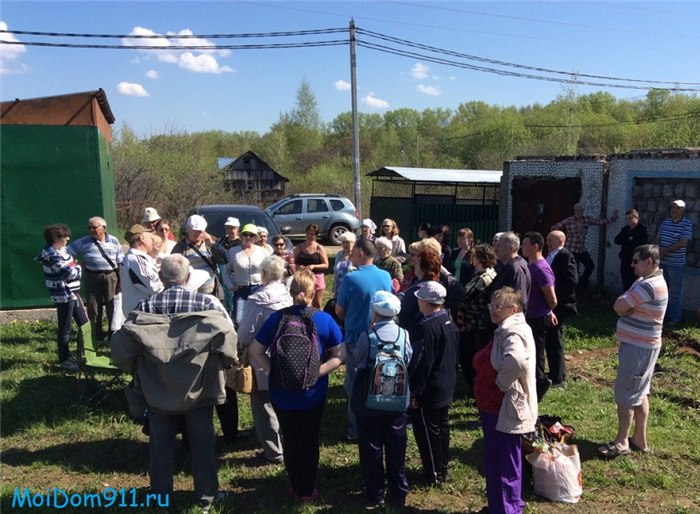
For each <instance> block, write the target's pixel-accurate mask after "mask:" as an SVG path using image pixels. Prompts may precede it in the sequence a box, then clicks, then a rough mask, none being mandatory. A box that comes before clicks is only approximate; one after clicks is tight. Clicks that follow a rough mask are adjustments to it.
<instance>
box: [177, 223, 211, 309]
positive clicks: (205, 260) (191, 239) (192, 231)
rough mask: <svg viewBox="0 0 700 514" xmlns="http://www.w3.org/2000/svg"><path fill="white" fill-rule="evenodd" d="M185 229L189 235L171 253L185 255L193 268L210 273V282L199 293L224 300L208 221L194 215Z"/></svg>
mask: <svg viewBox="0 0 700 514" xmlns="http://www.w3.org/2000/svg"><path fill="white" fill-rule="evenodd" d="M185 228H186V230H187V235H186V236H185V237H184V238H182V241H180V242H179V243H178V244H176V245H175V248H173V251H172V252H171V253H173V254H175V253H180V254H182V255H184V256H185V257H186V258H187V260H188V261H189V262H190V266H192V268H194V269H196V270H204V271H206V272H207V273H209V280H207V281H206V282H204V284H202V286H201V287H200V288H199V291H198V292H200V293H204V294H213V295H214V296H216V297H217V298H218V299H219V300H223V288H221V287H220V282H219V279H218V274H217V271H218V269H217V267H216V265H217V264H218V261H217V259H216V258H215V256H214V254H213V253H212V249H211V247H212V243H213V242H214V240H213V238H212V236H211V235H209V234H208V233H207V231H206V230H207V220H205V219H204V218H203V217H202V216H200V215H199V214H193V215H192V216H190V217H189V218H187V222H186V223H185ZM222 264H223V262H222Z"/></svg>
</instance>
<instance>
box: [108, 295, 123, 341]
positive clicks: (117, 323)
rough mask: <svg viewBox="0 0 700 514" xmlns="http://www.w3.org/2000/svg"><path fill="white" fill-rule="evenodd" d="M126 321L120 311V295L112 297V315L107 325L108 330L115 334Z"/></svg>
mask: <svg viewBox="0 0 700 514" xmlns="http://www.w3.org/2000/svg"><path fill="white" fill-rule="evenodd" d="M125 321H126V316H124V312H123V311H122V293H117V294H115V295H114V313H113V314H112V322H111V323H110V324H109V329H110V330H111V331H112V332H116V331H117V330H119V329H120V328H122V325H123V324H124V322H125Z"/></svg>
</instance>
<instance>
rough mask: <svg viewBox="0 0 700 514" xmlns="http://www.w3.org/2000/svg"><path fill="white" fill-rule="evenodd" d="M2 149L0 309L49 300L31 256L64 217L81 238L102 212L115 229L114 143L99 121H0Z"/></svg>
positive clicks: (110, 227)
mask: <svg viewBox="0 0 700 514" xmlns="http://www.w3.org/2000/svg"><path fill="white" fill-rule="evenodd" d="M0 155H2V163H1V170H0V195H1V196H0V216H1V218H0V220H1V222H0V223H1V230H0V255H2V263H1V266H0V308H3V309H17V308H29V307H40V306H45V305H51V301H50V299H49V295H48V291H47V290H46V286H45V284H44V273H43V271H42V267H41V265H40V264H39V263H37V262H35V261H34V257H35V256H36V255H39V253H41V249H42V248H43V247H44V245H45V241H44V237H43V231H44V227H45V226H47V225H51V224H53V223H64V224H66V225H68V226H69V227H70V229H71V232H72V236H71V239H76V238H78V237H82V236H83V235H85V234H86V233H87V222H88V219H89V218H91V217H92V216H101V217H103V218H105V220H106V221H107V227H108V231H110V229H112V232H114V230H116V226H117V225H116V219H117V217H116V207H115V205H116V202H115V193H114V170H113V167H112V153H111V148H110V147H109V143H108V142H107V139H106V138H105V137H104V135H103V134H102V132H100V130H99V129H98V128H96V127H86V126H70V127H65V126H51V125H0ZM114 235H117V234H114Z"/></svg>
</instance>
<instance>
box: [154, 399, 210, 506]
mask: <svg viewBox="0 0 700 514" xmlns="http://www.w3.org/2000/svg"><path fill="white" fill-rule="evenodd" d="M148 418H149V423H150V435H149V441H148V449H149V452H150V458H151V462H150V465H149V474H150V475H151V491H152V492H153V493H155V494H159V495H160V497H161V498H164V497H165V495H169V497H172V494H173V454H174V452H175V436H176V435H177V433H178V427H179V426H180V423H181V421H182V420H183V419H184V422H185V426H186V427H187V438H188V441H189V444H190V456H191V459H192V478H193V479H194V496H195V499H196V500H197V501H198V502H203V503H211V502H212V501H213V500H214V498H215V497H216V494H217V492H218V491H219V478H218V476H217V472H216V453H215V447H214V412H213V409H212V406H211V405H208V406H206V407H200V408H199V409H194V410H191V411H189V412H186V413H185V414H179V415H178V414H161V413H158V412H154V411H152V410H149V411H148Z"/></svg>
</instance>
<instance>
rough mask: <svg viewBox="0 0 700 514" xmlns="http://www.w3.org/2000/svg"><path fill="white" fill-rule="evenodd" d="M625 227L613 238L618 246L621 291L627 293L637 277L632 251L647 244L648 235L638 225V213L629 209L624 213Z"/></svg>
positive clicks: (642, 226)
mask: <svg viewBox="0 0 700 514" xmlns="http://www.w3.org/2000/svg"><path fill="white" fill-rule="evenodd" d="M625 221H626V222H627V225H625V226H624V227H622V230H620V233H619V234H618V235H616V236H615V244H616V245H620V253H619V254H618V255H619V257H620V275H621V276H622V290H623V291H627V290H628V289H629V288H630V287H632V284H633V283H634V282H635V281H636V280H637V278H638V277H637V275H636V274H635V272H634V268H633V267H632V257H634V249H635V248H637V247H638V246H641V245H645V244H647V243H648V242H649V235H648V234H647V229H646V227H645V226H644V225H642V224H641V223H639V213H638V212H637V210H636V209H630V210H629V211H627V212H626V213H625Z"/></svg>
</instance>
